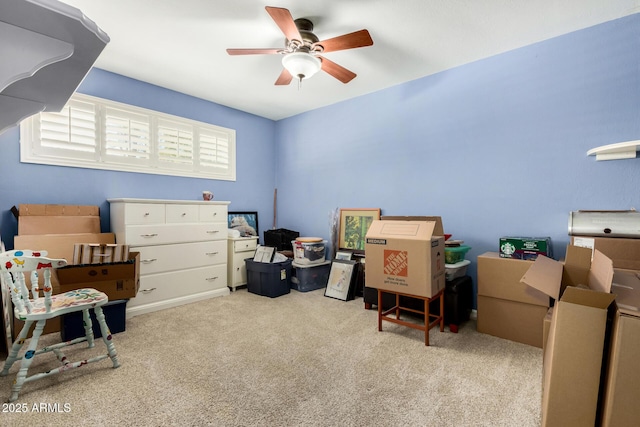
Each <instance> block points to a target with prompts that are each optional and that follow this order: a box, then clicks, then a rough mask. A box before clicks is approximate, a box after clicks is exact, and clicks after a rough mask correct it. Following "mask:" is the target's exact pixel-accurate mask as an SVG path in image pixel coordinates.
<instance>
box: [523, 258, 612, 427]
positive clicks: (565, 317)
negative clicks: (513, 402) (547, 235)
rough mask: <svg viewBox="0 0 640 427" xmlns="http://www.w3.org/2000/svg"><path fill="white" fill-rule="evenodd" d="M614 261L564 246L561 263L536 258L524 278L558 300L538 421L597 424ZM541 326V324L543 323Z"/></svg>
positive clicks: (525, 281) (546, 358) (527, 282)
mask: <svg viewBox="0 0 640 427" xmlns="http://www.w3.org/2000/svg"><path fill="white" fill-rule="evenodd" d="M612 279H613V264H612V262H611V260H610V259H609V258H607V257H606V256H605V255H603V254H602V253H601V252H599V251H597V250H595V251H594V253H593V261H591V250H590V249H588V248H581V247H577V246H572V245H570V246H568V248H567V255H566V259H565V262H564V265H563V264H562V263H560V262H558V261H554V260H552V259H549V258H547V257H544V256H539V257H538V258H537V259H536V261H535V262H534V263H533V265H532V266H531V268H529V270H527V272H526V273H525V275H524V276H523V277H522V282H523V283H526V284H527V285H529V286H531V287H533V288H535V289H538V290H540V291H542V292H544V293H546V294H547V295H549V296H551V297H553V298H554V299H555V300H556V303H555V306H554V309H553V314H552V316H551V325H550V326H549V337H548V340H547V343H546V349H545V350H546V351H545V355H544V365H543V366H544V368H543V369H544V372H543V380H544V383H543V384H544V385H543V394H542V425H543V426H552V425H557V426H585V425H595V424H596V413H597V408H598V392H599V387H600V377H601V368H602V363H603V359H602V356H603V350H604V342H605V336H606V326H607V312H608V309H609V307H610V305H611V304H612V303H613V301H614V299H615V295H612V294H611V293H610V290H611V283H612ZM541 328H542V324H541Z"/></svg>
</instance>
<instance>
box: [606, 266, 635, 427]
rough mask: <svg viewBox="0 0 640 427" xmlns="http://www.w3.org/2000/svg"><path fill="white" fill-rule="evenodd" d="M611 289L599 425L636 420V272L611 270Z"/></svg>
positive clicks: (617, 424) (627, 423)
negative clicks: (610, 320) (610, 323)
mask: <svg viewBox="0 0 640 427" xmlns="http://www.w3.org/2000/svg"><path fill="white" fill-rule="evenodd" d="M611 291H612V292H613V293H614V294H616V305H617V308H618V310H617V311H616V313H615V316H614V318H613V327H612V331H611V341H610V347H609V358H608V365H607V372H606V380H605V387H604V398H603V402H602V405H601V408H602V425H603V426H605V427H607V426H637V425H638V423H639V422H640V405H639V403H640V369H639V368H640V273H639V272H638V271H630V270H615V272H614V275H613V285H612V287H611Z"/></svg>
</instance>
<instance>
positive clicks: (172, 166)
mask: <svg viewBox="0 0 640 427" xmlns="http://www.w3.org/2000/svg"><path fill="white" fill-rule="evenodd" d="M69 106H71V108H74V106H75V108H80V106H85V107H86V106H93V108H94V110H95V111H94V121H93V124H95V136H94V137H95V144H94V146H93V149H94V151H93V152H90V151H76V150H74V149H72V148H71V146H72V143H71V142H70V141H66V140H62V141H61V142H56V143H55V145H58V146H60V147H62V148H51V147H47V146H44V145H43V142H42V139H41V117H42V115H43V114H46V115H49V114H53V116H44V117H45V118H46V117H53V118H60V117H59V116H55V115H59V114H60V113H49V112H43V113H38V114H35V115H33V116H31V117H29V118H27V119H25V120H23V121H22V122H21V123H20V161H21V162H22V163H36V164H45V165H56V166H69V167H79V168H86V169H101V170H112V171H118V172H137V173H147V174H156V175H170V176H180V177H191V178H205V179H215V180H223V181H235V180H236V131H235V130H234V129H228V128H224V127H221V126H216V125H213V124H210V123H205V122H200V121H196V120H192V119H187V118H184V117H180V116H175V115H171V114H166V113H161V112H159V111H154V110H150V109H146V108H141V107H137V106H133V105H128V104H124V103H120V102H116V101H112V100H108V99H104V98H98V97H95V96H91V95H85V94H80V93H75V94H73V95H72V96H71V98H70V99H69V101H68V102H67V105H65V109H66V108H67V107H69ZM64 111H65V110H63V112H64ZM73 111H74V110H72V113H71V119H69V120H73V119H74V115H73ZM114 111H120V112H122V117H120V116H115V113H113V112H114ZM107 112H111V113H110V114H111V116H112V117H116V118H117V119H122V120H126V119H124V118H125V117H130V118H137V119H139V120H140V121H143V120H144V119H148V127H149V134H148V147H145V146H144V144H139V146H140V147H142V148H147V149H148V152H142V151H138V153H140V157H139V158H138V157H136V150H133V149H130V150H129V151H127V150H123V151H122V153H123V155H122V156H119V155H117V154H107V149H109V150H110V151H111V152H117V149H116V151H114V148H113V146H109V147H107V136H106V135H107V130H108V129H107V124H106V123H107V120H106V118H107ZM63 118H65V119H68V117H64V116H63ZM167 124H168V125H174V126H175V127H176V129H177V130H179V131H180V132H184V133H183V136H184V135H191V140H190V143H191V146H190V149H191V160H190V163H189V160H188V157H179V156H175V157H173V158H172V157H171V156H170V155H169V156H166V155H165V156H164V157H162V156H161V155H160V145H161V143H160V141H159V139H158V138H159V136H160V133H159V129H160V127H161V126H165V127H167ZM88 125H89V126H91V123H89V124H88ZM69 127H70V128H71V127H72V126H71V125H69ZM109 129H110V130H112V131H113V128H109ZM128 129H129V131H128V132H129V133H125V134H122V133H121V136H123V137H124V139H125V140H126V139H127V137H128V138H129V139H131V137H132V132H131V128H130V127H129V128H128ZM70 133H72V131H70ZM200 135H202V140H201V139H200ZM137 136H138V135H134V137H137ZM211 138H213V140H214V142H213V143H211ZM143 139H144V138H143ZM69 140H71V136H69ZM109 141H112V140H109ZM67 142H68V143H69V149H65V148H64V144H65V143H67ZM187 142H189V140H187ZM201 144H202V145H203V147H204V150H203V151H206V153H207V158H208V159H209V161H205V160H203V161H202V162H201V161H200V145H201ZM114 145H117V144H114ZM169 145H170V143H169ZM86 147H89V149H90V148H91V146H90V145H87V146H86ZM225 147H226V150H225ZM187 148H189V146H187ZM187 151H188V150H187ZM147 155H148V158H144V157H145V156H147ZM211 159H214V160H211ZM218 161H220V163H217V162H218ZM217 164H219V165H220V166H217Z"/></svg>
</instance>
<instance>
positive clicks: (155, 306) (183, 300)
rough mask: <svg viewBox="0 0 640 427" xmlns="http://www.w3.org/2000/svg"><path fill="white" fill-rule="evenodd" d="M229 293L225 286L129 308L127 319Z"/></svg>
mask: <svg viewBox="0 0 640 427" xmlns="http://www.w3.org/2000/svg"><path fill="white" fill-rule="evenodd" d="M229 293H230V292H229V288H227V287H226V286H225V287H224V288H222V289H216V290H214V291H208V292H202V293H199V294H195V295H188V296H185V297H180V298H172V299H170V300H166V301H158V302H153V303H150V304H144V305H138V306H135V307H131V308H127V317H133V316H138V315H140V314H146V313H151V312H153V311H158V310H164V309H166V308H171V307H177V306H179V305H184V304H190V303H192V302H197V301H202V300H204V299H209V298H215V297H221V296H224V295H229Z"/></svg>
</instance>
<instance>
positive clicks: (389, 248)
mask: <svg viewBox="0 0 640 427" xmlns="http://www.w3.org/2000/svg"><path fill="white" fill-rule="evenodd" d="M435 227H436V222H435V221H380V220H374V221H373V222H372V223H371V226H370V227H369V231H368V232H367V235H366V240H365V256H366V259H367V274H366V276H365V285H366V286H368V287H372V288H377V289H382V290H387V291H392V292H400V293H404V294H408V295H416V296H422V297H432V296H434V295H435V294H437V293H438V292H440V291H441V290H443V289H444V286H445V276H444V273H445V267H444V236H434V229H435Z"/></svg>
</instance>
